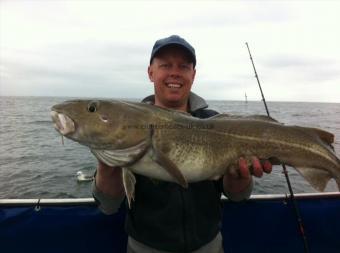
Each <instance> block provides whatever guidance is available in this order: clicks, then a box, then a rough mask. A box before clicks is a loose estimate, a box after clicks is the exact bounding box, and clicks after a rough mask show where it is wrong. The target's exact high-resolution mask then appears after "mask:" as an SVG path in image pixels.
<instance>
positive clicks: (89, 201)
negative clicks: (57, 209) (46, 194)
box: [0, 192, 340, 206]
mask: <svg viewBox="0 0 340 253" xmlns="http://www.w3.org/2000/svg"><path fill="white" fill-rule="evenodd" d="M294 197H295V198H296V199H297V200H299V199H319V198H340V192H325V193H298V194H294ZM289 198H290V195H289V194H255V195H251V197H250V198H249V200H247V201H263V200H283V201H286V200H288V199H289ZM221 201H229V200H228V199H227V198H226V197H225V196H222V197H221ZM32 205H33V206H58V205H63V206H65V205H71V206H72V205H96V202H95V200H94V199H93V198H61V199H59V198H46V199H45V198H32V199H0V206H32Z"/></svg>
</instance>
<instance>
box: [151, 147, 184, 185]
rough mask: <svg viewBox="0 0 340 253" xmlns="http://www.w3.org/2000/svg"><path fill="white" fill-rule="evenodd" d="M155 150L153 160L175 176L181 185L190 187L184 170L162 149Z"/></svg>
mask: <svg viewBox="0 0 340 253" xmlns="http://www.w3.org/2000/svg"><path fill="white" fill-rule="evenodd" d="M153 150H154V157H153V160H154V161H155V162H156V163H158V164H159V165H160V166H162V167H163V168H164V169H165V170H166V171H167V172H168V173H169V174H170V175H171V176H173V177H174V178H175V179H176V181H177V182H178V183H179V184H180V185H181V186H183V187H184V188H188V182H187V180H186V179H185V177H184V176H183V174H182V172H181V171H180V170H179V169H178V167H177V165H176V164H175V163H174V162H173V161H171V160H170V159H169V158H167V157H166V156H165V155H164V154H163V153H162V152H161V151H159V150H157V149H155V148H154V149H153Z"/></svg>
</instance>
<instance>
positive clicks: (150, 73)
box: [148, 65, 154, 82]
mask: <svg viewBox="0 0 340 253" xmlns="http://www.w3.org/2000/svg"><path fill="white" fill-rule="evenodd" d="M148 75H149V79H150V81H151V82H153V81H154V80H153V69H152V67H151V65H149V67H148Z"/></svg>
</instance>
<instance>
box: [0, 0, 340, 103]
mask: <svg viewBox="0 0 340 253" xmlns="http://www.w3.org/2000/svg"><path fill="white" fill-rule="evenodd" d="M339 13H340V3H338V1H238V2H236V1H194V2H191V1H171V2H167V1H158V2H156V1H136V2H134V1H124V2H119V1H91V0H83V1H82V0H75V1H53V0H50V1H42V0H35V1H28V0H26V1H13V0H12V1H6V0H1V1H0V95H30V96H36V95H38V96H44V95H46V96H72V97H88V96H89V97H113V98H141V97H144V96H146V95H148V94H150V93H152V92H153V86H152V84H151V83H150V82H149V80H148V78H147V73H146V70H147V65H148V63H149V56H150V51H151V48H152V46H153V43H154V42H155V40H157V39H159V38H163V37H166V36H168V35H171V34H179V35H181V36H182V37H184V38H186V39H187V40H188V41H189V42H190V43H191V44H192V45H193V46H194V47H195V49H196V53H197V60H198V65H197V75H196V80H195V84H194V87H193V90H194V91H195V92H196V93H198V94H200V95H202V96H204V97H205V98H207V99H223V100H242V99H244V93H245V92H246V93H247V95H248V99H250V100H259V99H260V94H259V90H258V87H257V83H256V80H255V78H254V73H253V69H252V66H251V62H250V60H249V56H248V52H247V48H246V46H245V42H248V43H249V45H250V48H251V51H252V54H253V58H254V60H255V64H256V67H257V71H258V74H259V77H260V79H261V83H262V85H263V89H264V91H265V95H266V99H267V100H271V101H321V102H340V48H339V45H340V34H339V32H338V30H339V28H338V26H339V24H340V15H339Z"/></svg>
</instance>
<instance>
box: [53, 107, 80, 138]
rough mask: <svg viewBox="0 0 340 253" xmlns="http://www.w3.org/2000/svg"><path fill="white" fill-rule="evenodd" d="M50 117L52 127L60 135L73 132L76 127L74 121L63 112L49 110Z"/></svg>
mask: <svg viewBox="0 0 340 253" xmlns="http://www.w3.org/2000/svg"><path fill="white" fill-rule="evenodd" d="M51 117H52V120H53V122H54V128H55V129H56V130H57V131H58V132H60V133H61V134H62V135H67V134H71V133H73V132H75V130H76V127H75V124H74V121H73V120H72V119H71V118H70V117H68V116H67V115H65V114H63V113H59V112H56V111H51Z"/></svg>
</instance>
